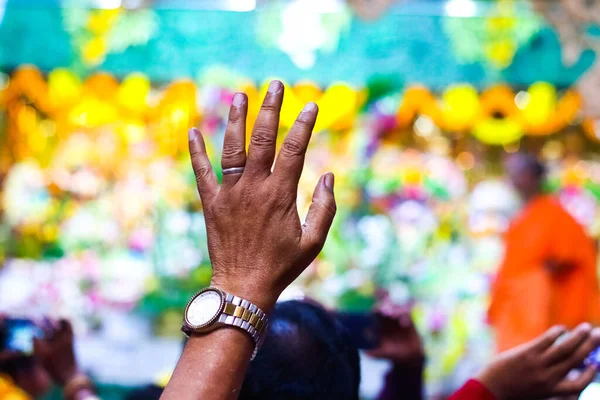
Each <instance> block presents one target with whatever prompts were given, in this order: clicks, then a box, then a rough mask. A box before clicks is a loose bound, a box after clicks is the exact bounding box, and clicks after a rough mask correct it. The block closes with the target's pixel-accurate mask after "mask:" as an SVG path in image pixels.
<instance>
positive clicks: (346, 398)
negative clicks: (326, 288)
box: [239, 301, 360, 400]
mask: <svg viewBox="0 0 600 400" xmlns="http://www.w3.org/2000/svg"><path fill="white" fill-rule="evenodd" d="M359 383H360V364H359V356H358V349H356V347H354V346H353V345H352V343H351V340H350V338H349V337H348V336H347V334H346V332H345V331H344V328H343V327H342V326H341V324H340V323H339V322H337V321H336V320H335V319H334V318H333V317H332V316H331V315H330V314H329V313H328V312H327V311H326V310H325V309H323V308H322V307H320V306H318V305H316V304H312V303H307V302H301V301H287V302H282V303H278V304H277V305H276V306H275V310H274V311H273V313H272V315H271V316H270V324H269V328H268V333H267V337H266V341H265V343H264V345H263V347H262V348H261V350H260V351H259V353H258V354H257V356H256V358H255V359H254V361H252V362H251V363H250V366H249V368H248V373H247V374H246V378H245V380H244V384H243V387H242V390H241V393H240V396H239V399H240V400H258V399H260V400H275V399H286V400H300V399H303V400H304V399H311V400H321V399H323V400H325V399H336V400H358V386H359Z"/></svg>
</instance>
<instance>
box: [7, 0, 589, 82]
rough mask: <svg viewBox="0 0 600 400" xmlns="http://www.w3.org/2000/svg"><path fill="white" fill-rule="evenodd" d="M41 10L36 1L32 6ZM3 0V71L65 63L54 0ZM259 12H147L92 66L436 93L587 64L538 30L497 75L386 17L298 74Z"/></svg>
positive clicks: (572, 77) (157, 77) (568, 74)
mask: <svg viewBox="0 0 600 400" xmlns="http://www.w3.org/2000/svg"><path fill="white" fill-rule="evenodd" d="M42 3H43V4H44V5H41V4H42ZM25 4H27V1H24V0H8V3H7V7H6V12H5V16H4V20H3V22H2V24H1V25H0V69H2V70H5V71H9V70H11V69H13V68H15V67H16V66H18V65H20V64H23V63H31V64H35V65H37V66H38V67H40V68H42V69H43V70H50V69H52V68H55V67H69V66H72V65H73V60H74V58H75V53H74V51H73V49H72V47H71V41H70V37H69V34H68V33H67V32H66V31H65V28H64V26H63V14H62V11H61V9H60V8H59V7H58V5H59V2H58V0H49V1H45V2H36V5H34V6H26V5H25ZM262 14H264V11H260V9H259V10H258V11H253V12H224V11H189V10H165V9H159V10H156V15H157V28H156V30H155V32H154V34H153V37H152V38H151V39H150V40H149V42H148V43H147V44H146V45H139V46H133V47H130V48H128V49H127V50H125V52H124V53H120V54H110V55H109V56H108V57H107V59H106V60H105V61H104V62H103V63H102V64H101V65H100V66H98V67H96V68H93V69H89V70H87V71H84V74H85V73H87V72H92V71H94V70H103V71H108V72H111V73H114V74H115V75H117V76H123V75H126V74H128V73H131V72H133V71H140V72H143V73H145V74H147V75H148V76H150V78H151V79H153V80H154V81H157V82H166V81H171V80H173V79H176V78H181V77H192V78H195V77H197V76H198V74H199V73H201V72H202V71H204V70H206V69H208V68H211V67H214V66H215V65H220V66H226V67H227V68H229V69H231V70H233V71H235V72H237V73H240V74H242V75H244V76H247V77H248V78H251V79H253V80H255V81H263V80H265V79H266V78H268V77H273V76H277V77H280V78H284V79H286V80H289V81H292V82H294V81H297V80H300V79H310V80H313V81H315V82H318V83H319V84H322V85H327V84H329V83H331V82H334V81H340V80H341V81H347V82H350V83H354V84H357V85H362V84H364V83H365V82H366V81H368V80H369V79H371V78H372V77H373V76H376V75H379V76H381V75H383V76H386V77H391V78H393V79H395V80H399V81H402V82H411V83H414V82H419V83H423V84H425V85H427V86H429V87H431V88H433V89H441V88H444V87H446V86H448V85H450V84H452V83H456V82H470V83H472V84H474V85H476V86H480V87H484V86H487V85H490V84H492V83H496V82H508V83H510V84H512V85H514V86H516V87H520V86H527V85H530V84H531V83H533V82H535V81H540V80H544V81H549V82H551V83H554V84H555V85H557V86H559V87H566V86H569V85H572V84H573V82H575V81H576V80H577V79H578V78H579V77H580V76H581V75H582V74H583V73H584V72H585V71H586V70H587V69H588V68H589V67H590V66H591V65H592V64H593V63H594V61H595V55H594V54H593V52H591V51H588V52H584V53H583V54H582V56H581V58H580V59H579V61H578V62H577V63H576V64H575V65H574V66H572V67H570V68H566V67H564V66H563V65H562V62H561V50H560V44H559V41H558V38H557V35H556V33H555V32H554V31H553V30H552V29H550V28H544V29H542V30H541V31H540V32H539V33H538V34H536V35H535V36H534V37H533V38H532V40H530V41H529V43H527V44H526V45H524V46H522V47H521V48H520V49H519V51H518V53H517V54H516V56H515V59H514V62H513V63H512V65H511V66H510V67H508V68H506V69H504V70H498V69H495V68H490V67H487V66H485V65H482V64H480V63H472V64H462V63H461V62H459V61H457V59H456V57H455V56H454V54H453V52H452V51H451V50H450V49H451V43H450V42H449V38H448V37H447V36H446V34H445V32H444V29H443V17H439V16H433V17H432V16H410V15H406V14H400V13H389V14H387V15H385V16H384V17H383V18H381V19H380V20H378V21H377V22H376V23H373V22H364V21H361V20H359V19H357V18H356V17H351V20H350V22H349V23H348V24H347V26H346V28H345V29H344V30H343V32H342V33H341V35H340V38H339V42H338V46H337V49H335V50H333V51H319V52H317V59H316V63H315V65H314V67H313V68H310V69H306V70H303V69H300V68H298V67H297V66H296V65H295V64H294V63H293V62H292V61H291V60H290V58H289V57H288V55H287V54H285V53H283V52H282V51H281V50H279V49H278V48H277V47H276V46H269V45H268V44H266V43H264V40H263V41H261V40H260V35H258V33H257V32H259V31H261V30H264V28H267V29H268V28H269V27H268V26H267V27H265V26H261V24H265V23H269V21H268V20H266V19H265V18H264V15H262Z"/></svg>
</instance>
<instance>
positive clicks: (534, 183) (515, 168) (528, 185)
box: [504, 153, 546, 200]
mask: <svg viewBox="0 0 600 400" xmlns="http://www.w3.org/2000/svg"><path fill="white" fill-rule="evenodd" d="M504 166H505V171H506V175H507V177H508V178H509V179H510V181H511V183H512V185H513V186H514V188H515V189H516V190H517V192H518V193H519V196H521V198H523V199H524V200H528V199H530V198H531V197H533V196H535V195H536V194H538V193H540V192H541V190H542V184H543V182H544V178H545V175H546V168H545V167H544V165H543V164H542V163H541V162H540V161H539V160H538V159H537V158H535V157H534V156H533V155H531V154H528V153H516V154H512V155H510V156H508V157H507V158H506V161H505V163H504Z"/></svg>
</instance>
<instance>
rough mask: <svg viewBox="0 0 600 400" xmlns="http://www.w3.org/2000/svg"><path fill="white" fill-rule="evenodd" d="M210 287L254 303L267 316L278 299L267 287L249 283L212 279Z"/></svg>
mask: <svg viewBox="0 0 600 400" xmlns="http://www.w3.org/2000/svg"><path fill="white" fill-rule="evenodd" d="M211 286H213V287H216V288H218V289H221V290H223V291H225V292H227V293H229V294H231V295H234V296H237V297H241V298H242V299H244V300H248V301H249V302H251V303H254V304H255V305H256V306H257V307H259V308H260V309H261V310H262V311H263V312H264V313H265V314H269V313H270V312H271V311H273V308H274V307H275V303H276V302H277V298H278V297H279V294H278V293H275V291H273V290H270V289H269V288H268V287H265V286H264V285H256V284H252V283H250V282H233V281H230V280H226V279H218V278H215V277H213V279H212V281H211Z"/></svg>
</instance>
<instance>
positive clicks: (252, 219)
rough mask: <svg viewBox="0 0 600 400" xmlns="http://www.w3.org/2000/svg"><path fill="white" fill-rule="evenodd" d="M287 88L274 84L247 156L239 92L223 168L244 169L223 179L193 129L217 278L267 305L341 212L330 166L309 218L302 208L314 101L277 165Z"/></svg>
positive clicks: (218, 284)
mask: <svg viewBox="0 0 600 400" xmlns="http://www.w3.org/2000/svg"><path fill="white" fill-rule="evenodd" d="M283 91H284V88H283V85H282V84H281V82H278V81H273V82H271V84H270V85H269V90H268V92H267V95H266V97H265V99H264V102H263V104H262V107H261V110H260V113H259V115H258V118H257V119H256V123H255V125H254V129H253V132H252V138H251V141H250V146H249V149H248V154H247V155H246V144H245V139H246V115H247V112H248V99H247V97H246V95H244V94H242V93H237V94H236V95H235V96H234V100H233V104H232V107H231V110H230V113H229V121H228V124H227V129H226V132H225V140H224V144H223V156H222V160H221V165H222V168H223V169H224V170H225V169H229V168H244V169H243V172H241V171H239V172H238V173H233V174H224V176H223V183H222V185H220V186H219V184H218V182H217V177H216V175H215V173H214V172H213V169H212V166H211V164H210V161H209V159H208V156H207V154H206V148H205V145H204V140H203V138H202V135H201V134H200V132H199V131H198V130H196V129H191V130H190V132H189V140H190V141H189V146H190V154H191V158H192V165H193V168H194V173H195V175H196V181H197V184H198V191H199V193H200V197H201V200H202V205H203V208H204V216H205V220H206V228H207V235H208V249H209V254H210V259H211V262H212V267H213V282H212V284H213V285H214V286H216V287H219V288H221V289H224V290H226V291H228V292H230V293H232V294H234V295H236V296H240V297H242V298H245V299H247V300H250V301H252V302H254V303H255V304H256V305H258V306H259V307H261V308H263V309H264V310H267V311H268V310H270V309H271V308H272V307H273V305H274V304H275V302H276V300H277V298H278V297H279V295H280V294H281V292H282V291H283V290H284V289H285V288H286V287H287V285H289V284H290V283H291V282H292V281H293V280H294V279H296V277H298V275H299V274H300V273H301V272H302V271H303V270H304V269H305V268H306V267H307V266H308V265H309V264H310V263H311V262H312V261H313V260H314V258H315V257H316V256H317V255H318V253H319V252H320V251H321V249H322V247H323V245H324V243H325V239H326V238H327V233H328V231H329V228H330V226H331V223H332V221H333V217H334V215H335V211H336V205H335V199H334V195H333V185H334V177H333V175H332V174H330V173H329V174H325V175H324V176H323V177H321V179H320V180H319V182H318V183H317V186H316V189H315V192H314V195H313V203H312V205H311V207H310V209H309V211H308V215H307V217H306V222H305V223H304V224H302V222H301V221H300V217H299V215H298V210H297V207H296V198H297V192H298V181H299V179H300V175H301V173H302V168H303V165H304V156H305V153H306V149H307V146H308V142H309V140H310V137H311V134H312V129H313V127H314V125H315V121H316V118H317V111H318V110H317V106H316V105H315V104H314V103H308V104H307V105H306V107H305V108H304V110H303V111H302V112H301V113H300V115H299V116H298V118H297V120H296V122H295V123H294V126H293V127H292V128H291V130H290V132H289V133H288V135H287V137H286V138H285V140H284V142H283V145H282V147H281V150H280V152H279V155H278V157H277V160H276V162H275V165H274V166H273V162H274V161H275V147H276V140H277V133H278V130H279V113H280V110H281V104H282V101H283ZM272 167H273V171H271V168H272Z"/></svg>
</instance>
